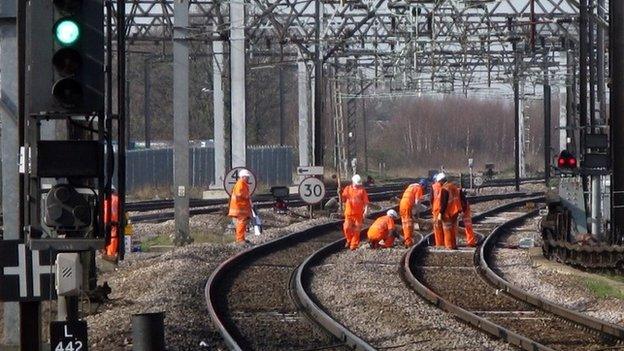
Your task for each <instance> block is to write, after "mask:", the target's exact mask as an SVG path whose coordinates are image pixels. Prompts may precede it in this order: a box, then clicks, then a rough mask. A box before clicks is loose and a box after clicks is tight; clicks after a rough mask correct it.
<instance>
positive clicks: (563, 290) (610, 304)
mask: <svg viewBox="0 0 624 351" xmlns="http://www.w3.org/2000/svg"><path fill="white" fill-rule="evenodd" d="M538 221H539V219H538V218H533V219H530V220H528V221H527V222H526V223H525V224H524V225H523V226H522V228H520V229H517V230H513V231H510V232H508V233H506V234H504V235H503V237H502V238H501V239H502V242H503V243H504V244H505V246H512V247H515V245H517V244H518V242H519V241H520V240H521V239H523V238H535V239H536V245H538V246H539V245H541V237H540V233H539V227H538ZM491 266H492V267H493V268H494V269H495V271H496V272H497V273H498V274H500V275H501V276H502V277H503V278H504V279H506V280H507V281H509V282H510V283H511V284H513V285H515V286H517V287H519V288H521V289H523V290H525V291H527V292H528V293H531V294H533V295H535V296H539V297H542V298H544V299H546V300H549V301H551V302H555V303H558V304H561V305H563V306H565V307H567V308H571V309H573V310H576V311H578V312H581V313H585V314H587V315H590V316H592V317H595V318H598V319H602V320H605V321H607V322H610V323H615V324H619V325H624V300H621V299H618V298H615V297H606V298H602V297H597V296H596V295H595V294H594V293H592V292H591V290H590V289H589V288H588V286H587V279H589V278H582V277H580V276H577V275H571V274H565V273H564V272H561V271H558V270H555V269H553V268H552V267H550V266H548V265H545V266H541V265H534V264H533V262H532V260H531V255H530V254H529V252H528V250H523V249H516V248H501V247H497V248H496V249H495V250H494V251H493V253H492V260H491Z"/></svg>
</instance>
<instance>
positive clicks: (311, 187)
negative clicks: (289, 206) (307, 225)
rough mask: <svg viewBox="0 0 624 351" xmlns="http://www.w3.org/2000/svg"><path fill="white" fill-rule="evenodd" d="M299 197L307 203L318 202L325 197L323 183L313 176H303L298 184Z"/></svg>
mask: <svg viewBox="0 0 624 351" xmlns="http://www.w3.org/2000/svg"><path fill="white" fill-rule="evenodd" d="M299 197H301V200H303V201H304V202H305V203H307V204H310V205H314V204H318V203H319V202H321V200H323V198H325V184H323V182H322V181H321V180H320V179H318V178H315V177H309V178H305V179H304V180H303V181H301V184H299Z"/></svg>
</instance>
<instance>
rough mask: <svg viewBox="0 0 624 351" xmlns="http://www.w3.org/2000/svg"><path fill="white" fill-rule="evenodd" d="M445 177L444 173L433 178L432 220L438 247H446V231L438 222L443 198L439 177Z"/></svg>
mask: <svg viewBox="0 0 624 351" xmlns="http://www.w3.org/2000/svg"><path fill="white" fill-rule="evenodd" d="M440 174H442V175H444V173H438V174H436V176H435V177H434V178H433V180H434V182H433V184H431V218H432V221H433V239H434V242H435V246H436V247H442V246H444V230H443V229H442V221H439V220H438V217H439V215H440V208H441V207H442V204H441V196H442V183H440V182H438V175H440Z"/></svg>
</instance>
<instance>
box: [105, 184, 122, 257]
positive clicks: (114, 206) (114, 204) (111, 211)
mask: <svg viewBox="0 0 624 351" xmlns="http://www.w3.org/2000/svg"><path fill="white" fill-rule="evenodd" d="M104 222H106V223H107V224H109V225H110V226H111V232H110V240H109V242H108V243H107V244H106V248H105V251H106V254H107V255H109V256H114V255H116V254H117V251H118V247H119V226H120V222H119V196H118V195H117V194H115V193H112V194H111V195H110V197H107V198H106V199H104Z"/></svg>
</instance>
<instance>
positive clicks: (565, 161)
mask: <svg viewBox="0 0 624 351" xmlns="http://www.w3.org/2000/svg"><path fill="white" fill-rule="evenodd" d="M557 166H558V167H559V168H561V169H572V168H576V166H577V161H576V157H574V155H572V153H571V152H570V151H568V150H563V151H561V153H560V154H559V157H558V158H557Z"/></svg>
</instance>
